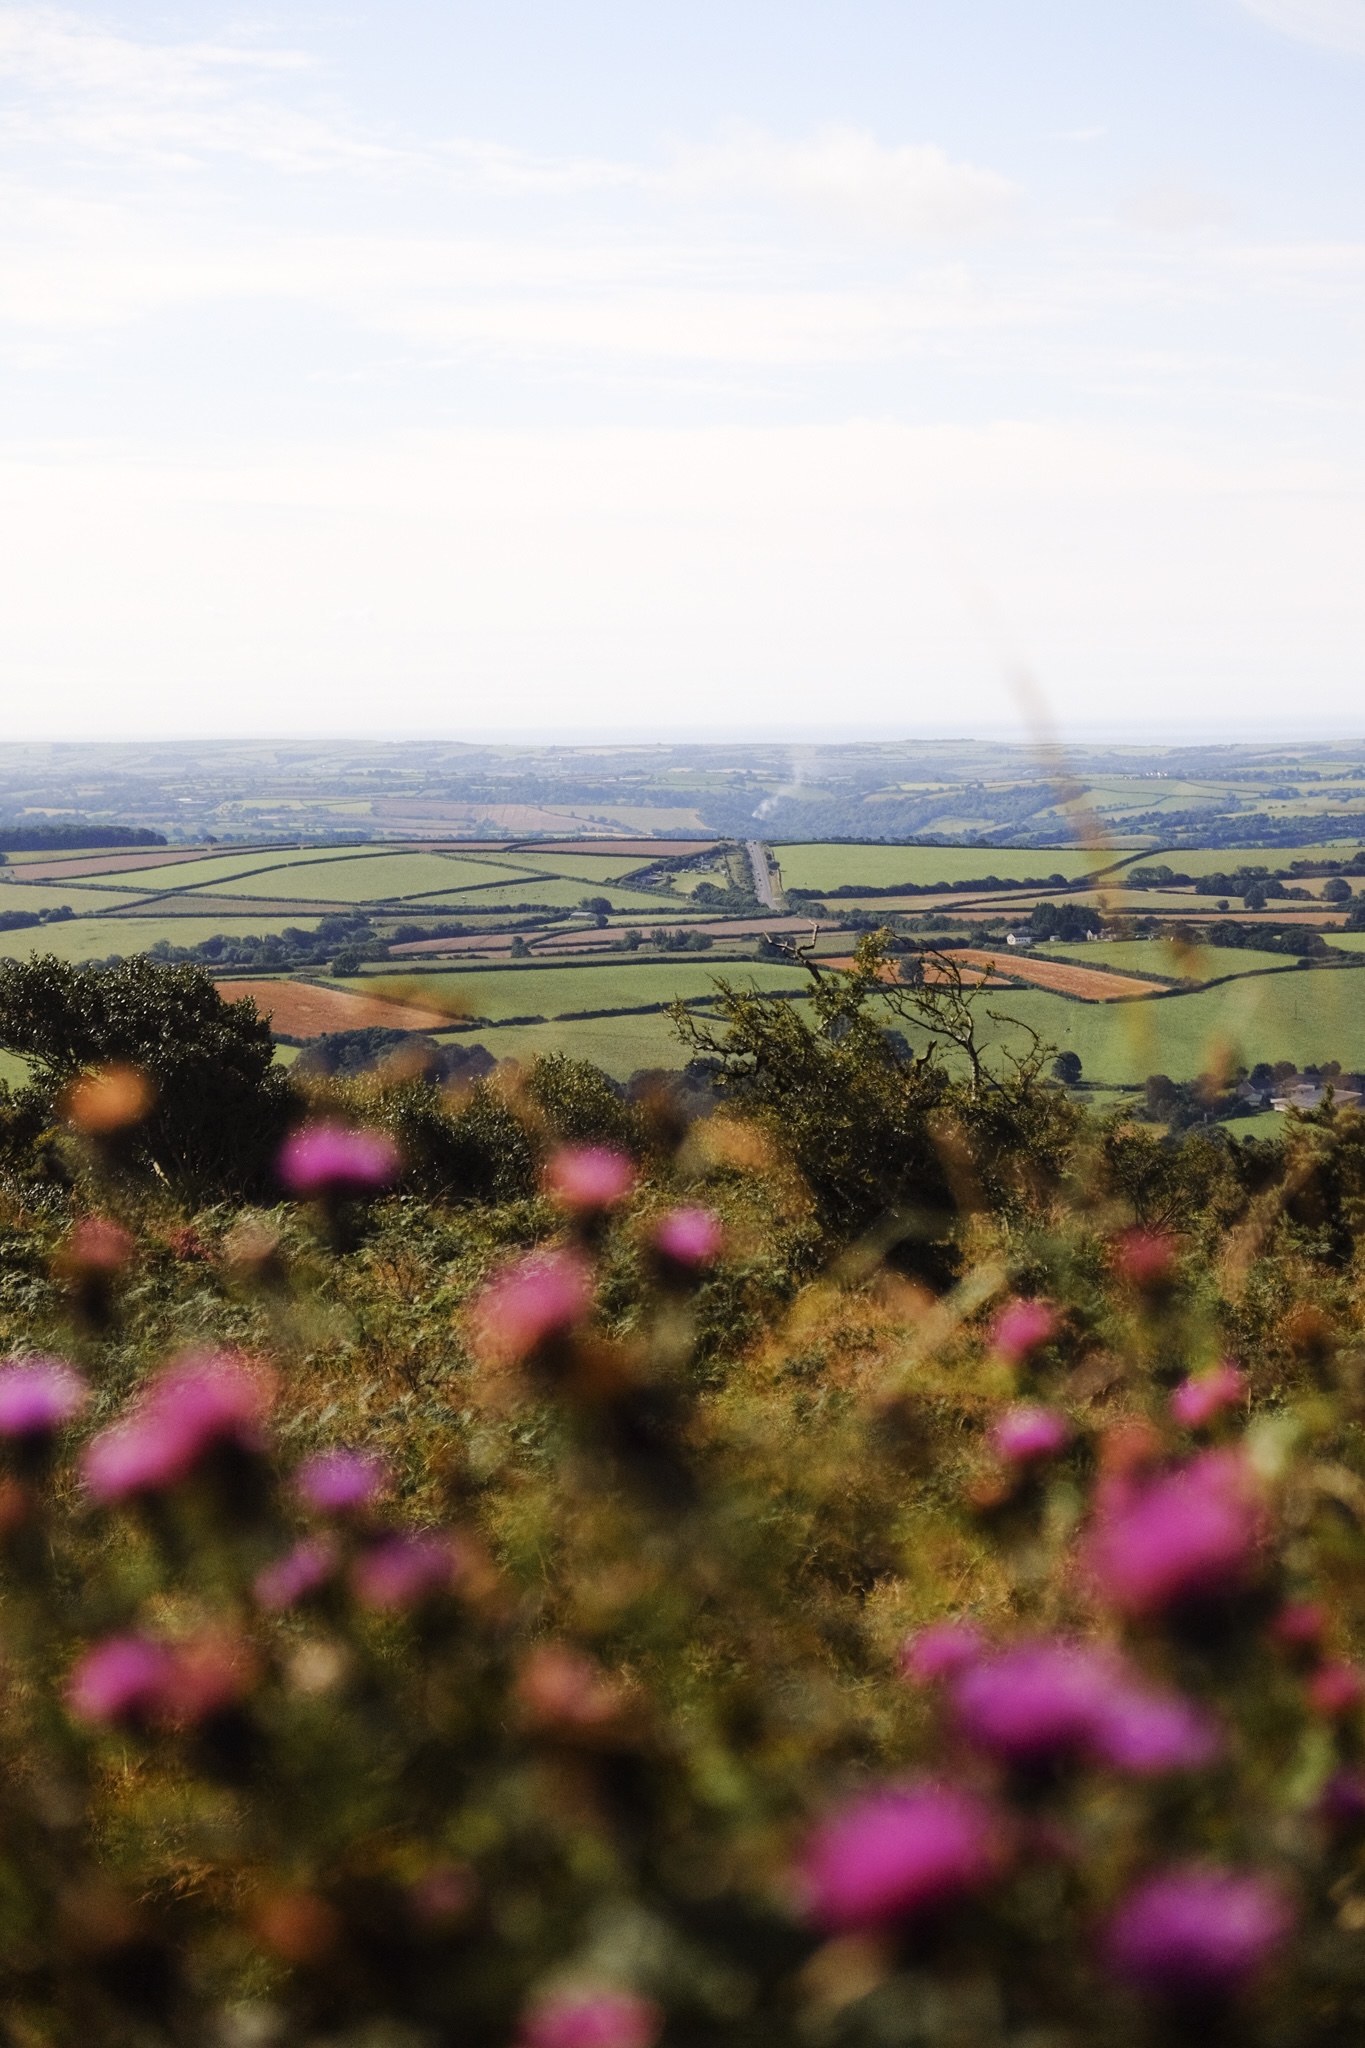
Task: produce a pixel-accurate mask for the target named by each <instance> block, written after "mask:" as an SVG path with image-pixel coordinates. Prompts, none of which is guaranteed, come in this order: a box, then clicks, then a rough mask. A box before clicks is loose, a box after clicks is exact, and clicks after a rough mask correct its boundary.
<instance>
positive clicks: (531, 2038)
mask: <svg viewBox="0 0 1365 2048" xmlns="http://www.w3.org/2000/svg"><path fill="white" fill-rule="evenodd" d="M662 2028H663V2014H662V2013H661V2012H660V2010H659V2008H658V2006H657V2005H654V2004H653V2003H652V2002H651V2001H650V2000H649V1999H647V1998H637V1997H636V1995H635V1994H634V1992H631V1991H608V1990H586V1989H585V1990H580V1991H556V1992H552V1993H551V1994H550V1995H549V1996H548V1997H546V1998H542V1999H538V2000H537V2002H536V2003H535V2004H534V2005H533V2006H531V2008H530V2010H529V2011H528V2012H527V2013H526V2014H525V2016H524V2017H523V2019H522V2022H521V2027H520V2029H519V2031H518V2035H517V2040H518V2043H519V2048H653V2044H654V2042H655V2041H657V2040H658V2038H659V2034H660V2032H661V2031H662Z"/></svg>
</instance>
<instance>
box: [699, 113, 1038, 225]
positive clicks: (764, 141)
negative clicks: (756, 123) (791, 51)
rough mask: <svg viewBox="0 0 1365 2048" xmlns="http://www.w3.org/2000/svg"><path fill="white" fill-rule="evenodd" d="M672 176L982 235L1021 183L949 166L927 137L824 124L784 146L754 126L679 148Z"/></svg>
mask: <svg viewBox="0 0 1365 2048" xmlns="http://www.w3.org/2000/svg"><path fill="white" fill-rule="evenodd" d="M671 182H672V183H673V184H675V185H676V186H677V187H678V188H679V189H680V190H683V191H692V192H697V193H701V194H706V195H715V196H717V197H722V198H732V199H740V200H748V201H752V200H755V199H758V200H769V201H772V200H777V201H779V202H781V203H783V204H785V205H788V206H794V207H797V208H799V209H801V210H802V211H804V212H806V213H813V214H816V215H817V216H823V217H824V218H825V219H827V220H829V221H831V222H833V223H835V224H837V225H840V226H845V227H847V226H853V227H858V228H863V229H871V230H872V231H874V232H877V233H883V234H893V235H909V236H913V237H928V238H940V237H953V236H959V235H975V234H981V233H989V232H991V231H992V230H996V229H999V228H1001V227H1004V226H1006V225H1007V224H1008V223H1009V221H1010V219H1011V218H1012V216H1013V215H1014V213H1015V210H1016V208H1017V205H1018V201H1019V191H1018V187H1017V186H1015V185H1013V184H1012V183H1011V182H1010V180H1009V179H1008V178H1003V177H1001V176H999V174H998V173H997V172H995V171H988V170H983V169H981V168H980V167H979V166H978V165H976V164H967V163H956V162H954V160H953V159H952V158H951V157H950V156H948V155H947V153H946V152H945V151H944V150H942V149H939V148H937V147H936V146H935V145H934V144H932V143H899V144H895V145H893V146H891V147H885V146H884V145H882V144H881V143H879V142H878V141H877V139H876V137H875V136H874V135H872V134H871V133H869V132H868V131H867V130H866V129H861V128H845V127H838V126H829V127H824V128H820V129H818V130H817V131H816V133H815V135H813V136H812V137H811V138H810V139H809V140H808V141H803V142H784V141H781V140H780V139H779V138H777V137H776V136H773V135H768V134H766V133H764V131H763V130H761V129H757V128H745V129H737V130H736V131H735V132H734V133H733V134H731V135H730V136H729V137H727V138H726V139H725V140H723V141H721V142H718V143H713V144H710V145H708V146H705V147H700V148H688V149H684V150H681V151H680V152H679V154H678V158H677V162H676V166H675V168H674V171H673V174H672V179H671Z"/></svg>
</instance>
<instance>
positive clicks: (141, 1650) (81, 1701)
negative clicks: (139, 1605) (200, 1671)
mask: <svg viewBox="0 0 1365 2048" xmlns="http://www.w3.org/2000/svg"><path fill="white" fill-rule="evenodd" d="M170 1675H171V1654H170V1652H169V1651H168V1650H167V1649H166V1648H165V1647H164V1645H163V1644H161V1643H154V1642H152V1641H151V1639H150V1638H149V1637H147V1636H109V1637H107V1638H106V1639H105V1641H104V1642H102V1643H96V1644H95V1646H94V1648H93V1649H89V1650H87V1651H86V1653H85V1655H84V1656H83V1657H82V1658H80V1659H79V1661H78V1662H77V1664H76V1665H75V1667H74V1669H73V1670H72V1672H71V1675H70V1677H69V1678H68V1679H67V1682H66V1703H67V1706H68V1707H69V1708H70V1710H71V1712H72V1714H73V1715H74V1716H75V1718H76V1719H77V1720H78V1721H87V1722H90V1723H91V1724H92V1725H95V1726H108V1725H113V1724H115V1723H124V1724H131V1723H141V1722H147V1721H150V1720H152V1719H153V1718H154V1716H155V1715H156V1714H157V1712H158V1711H159V1710H160V1708H161V1707H162V1705H163V1703H164V1700H165V1695H166V1687H167V1684H168V1682H169V1679H170Z"/></svg>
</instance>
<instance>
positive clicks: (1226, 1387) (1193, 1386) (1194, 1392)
mask: <svg viewBox="0 0 1365 2048" xmlns="http://www.w3.org/2000/svg"><path fill="white" fill-rule="evenodd" d="M1246 1390H1247V1380H1246V1374H1245V1373H1241V1372H1238V1370H1237V1368H1236V1366H1235V1365H1233V1364H1231V1363H1230V1362H1229V1361H1228V1360H1227V1359H1226V1358H1225V1359H1224V1360H1223V1362H1222V1364H1221V1365H1215V1366H1214V1367H1213V1369H1212V1371H1210V1372H1201V1373H1200V1374H1199V1375H1198V1377H1197V1378H1195V1379H1188V1380H1185V1381H1183V1382H1182V1384H1181V1385H1180V1386H1178V1387H1177V1388H1176V1390H1175V1392H1174V1393H1173V1394H1172V1395H1171V1414H1172V1415H1173V1416H1174V1417H1175V1419H1176V1421H1177V1422H1178V1423H1179V1424H1180V1426H1181V1428H1182V1429H1203V1428H1204V1426H1205V1424H1206V1423H1209V1422H1212V1421H1213V1420H1214V1419H1215V1418H1216V1417H1217V1416H1219V1415H1221V1414H1222V1413H1223V1410H1224V1409H1225V1408H1234V1407H1236V1405H1237V1403H1238V1402H1239V1401H1242V1400H1244V1399H1245V1398H1246Z"/></svg>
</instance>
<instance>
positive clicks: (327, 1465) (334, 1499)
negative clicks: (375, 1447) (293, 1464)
mask: <svg viewBox="0 0 1365 2048" xmlns="http://www.w3.org/2000/svg"><path fill="white" fill-rule="evenodd" d="M388 1477H389V1468H388V1466H387V1465H386V1464H385V1462H384V1460H383V1459H382V1458H381V1457H380V1456H379V1455H378V1454H377V1453H376V1452H374V1451H345V1450H336V1451H319V1452H318V1454H317V1456H316V1457H313V1458H305V1460H304V1462H303V1463H302V1465H300V1467H299V1469H298V1471H297V1472H296V1473H295V1474H294V1490H295V1492H296V1493H297V1494H298V1496H299V1499H300V1500H301V1501H302V1502H303V1503H304V1506H305V1507H310V1508H313V1509H314V1510H316V1512H317V1513H319V1514H341V1513H344V1511H345V1510H346V1509H347V1508H363V1507H368V1505H369V1503H370V1502H371V1501H372V1500H374V1499H375V1497H376V1496H377V1495H378V1494H380V1493H382V1491H383V1490H384V1487H385V1486H386V1485H387V1483H388Z"/></svg>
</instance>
